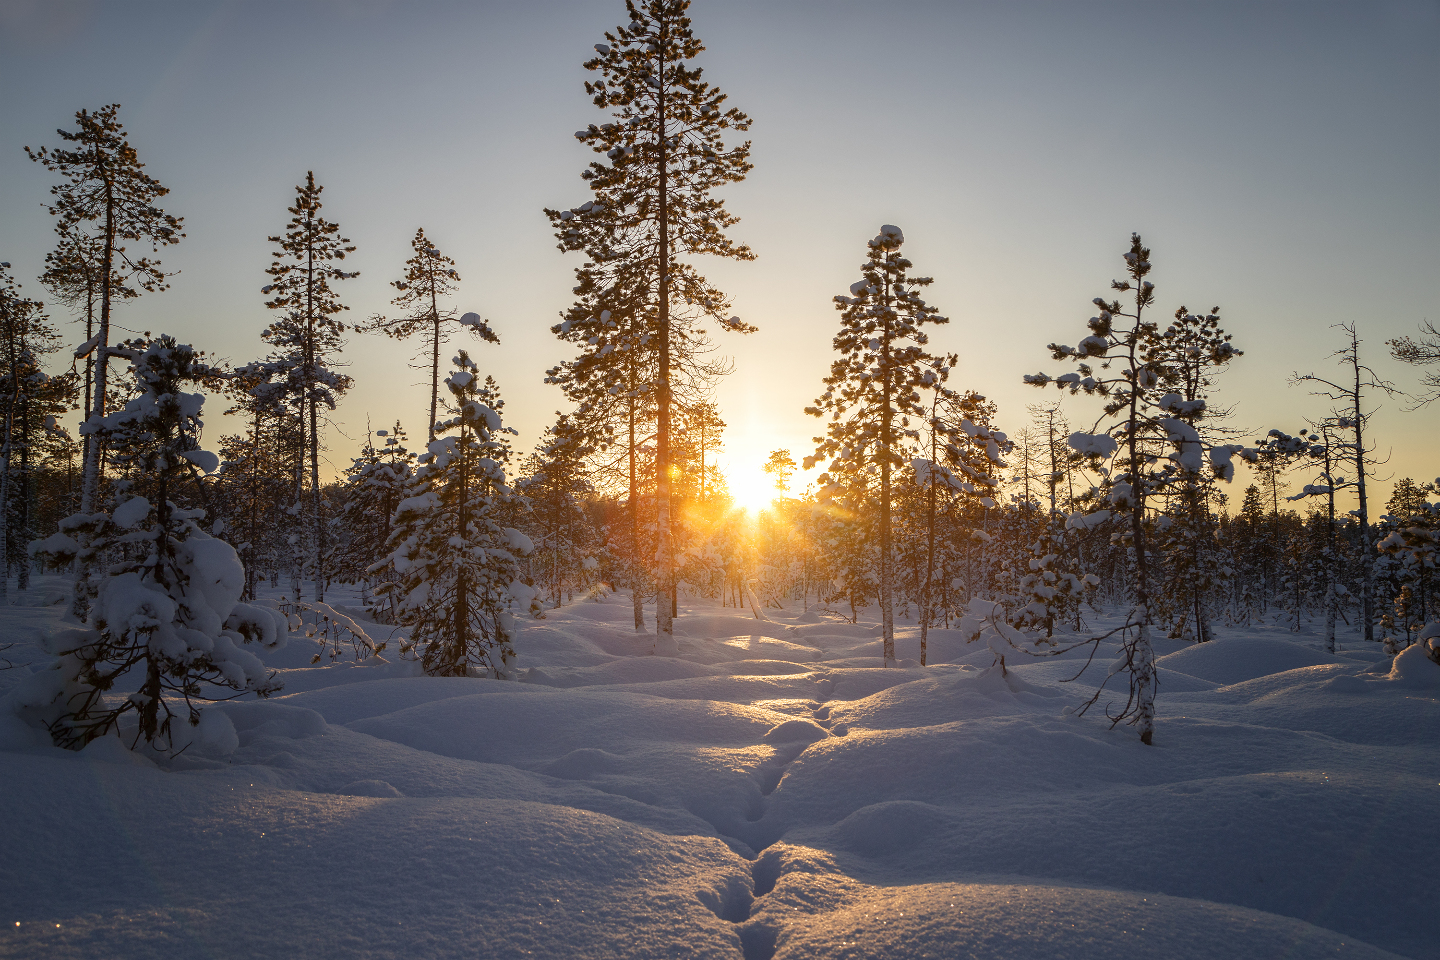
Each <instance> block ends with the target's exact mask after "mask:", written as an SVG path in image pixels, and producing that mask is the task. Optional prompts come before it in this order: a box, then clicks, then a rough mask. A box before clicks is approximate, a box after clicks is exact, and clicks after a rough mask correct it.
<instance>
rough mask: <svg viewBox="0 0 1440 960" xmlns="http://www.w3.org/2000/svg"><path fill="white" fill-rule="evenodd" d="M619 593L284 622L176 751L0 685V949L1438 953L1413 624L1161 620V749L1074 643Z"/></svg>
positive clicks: (50, 623) (36, 630) (1435, 695)
mask: <svg viewBox="0 0 1440 960" xmlns="http://www.w3.org/2000/svg"><path fill="white" fill-rule="evenodd" d="M341 599H342V600H343V599H344V598H341ZM59 613H60V608H58V607H57V608H54V610H53V612H52V611H50V609H49V608H45V609H36V608H26V609H17V610H15V611H13V612H12V611H4V612H3V613H0V617H10V618H12V619H11V621H7V623H6V626H7V628H13V629H12V630H11V632H10V635H11V636H14V637H17V638H19V639H20V640H21V642H22V646H23V645H24V644H25V643H28V642H31V641H30V640H29V639H28V638H32V637H33V638H39V637H41V636H43V634H44V633H45V631H46V630H48V629H57V628H59V622H58V616H59ZM629 616H630V608H629V603H628V599H627V598H621V597H616V598H613V599H612V600H611V601H610V602H608V603H591V602H586V603H577V604H575V605H574V606H572V607H568V608H562V609H560V610H556V611H552V612H550V613H549V615H548V617H547V619H545V620H543V621H533V622H530V623H527V624H525V625H524V626H523V628H522V630H521V633H520V635H519V637H518V638H517V639H516V643H515V647H516V650H517V653H518V658H519V659H518V662H517V665H516V666H517V668H518V673H519V675H520V676H521V678H522V680H521V681H520V682H504V681H489V680H471V679H463V678H428V677H424V676H417V675H415V670H414V668H413V665H411V664H407V663H401V662H391V663H385V662H378V661H370V662H367V663H364V664H359V665H356V664H347V663H343V662H341V663H335V664H327V663H322V664H318V665H315V666H309V665H308V652H307V649H306V648H305V644H306V643H307V641H305V640H304V639H303V638H301V637H292V639H291V644H290V646H291V648H292V649H290V650H287V651H282V652H279V653H277V654H275V655H274V658H273V662H272V666H276V667H279V668H280V669H281V673H282V675H283V677H284V678H285V679H286V681H287V693H286V694H285V695H283V696H281V697H279V698H276V699H273V700H270V701H263V702H253V701H249V702H247V701H236V702H232V703H228V704H223V705H218V706H216V707H213V708H211V709H214V710H218V711H222V712H223V713H224V714H225V715H226V716H227V717H228V719H229V721H230V723H231V724H232V725H233V727H234V731H235V745H234V749H233V752H231V753H230V754H229V755H228V756H224V757H219V758H205V757H199V756H196V757H189V756H182V757H181V758H180V759H179V760H177V761H175V762H174V763H172V764H169V765H168V768H166V769H162V768H161V767H160V766H157V765H156V764H155V763H153V762H151V761H149V760H144V759H141V758H139V757H137V756H136V755H134V754H131V753H129V752H128V751H125V750H123V749H122V748H121V747H120V745H119V743H118V742H115V741H109V742H104V743H97V744H96V745H93V746H92V747H90V748H87V749H86V750H85V751H83V752H81V753H78V754H73V753H67V752H63V751H59V750H56V749H54V748H51V747H48V746H36V745H33V744H34V743H35V742H36V741H35V740H33V738H32V739H27V738H26V737H25V736H23V735H22V732H17V730H16V729H15V726H14V723H12V722H11V720H10V718H13V716H14V714H13V711H11V710H10V709H9V705H8V703H7V702H4V701H3V699H0V747H3V750H0V816H3V818H4V822H5V824H6V829H5V831H4V832H3V833H0V862H3V863H4V864H5V865H6V869H5V870H4V871H0V904H3V906H4V914H3V917H0V956H6V957H40V956H45V957H59V958H82V957H84V958H90V957H94V958H99V957H125V958H129V957H137V958H138V957H165V958H169V957H174V958H181V957H184V958H190V957H196V956H205V957H252V956H257V955H266V954H268V955H275V956H294V957H337V958H338V957H375V958H381V957H396V958H399V957H407V958H409V957H440V958H445V957H524V956H543V957H585V958H591V957H593V958H610V957H624V958H630V957H634V958H641V957H647V958H648V957H675V958H681V957H685V958H688V957H717V958H722V957H723V958H730V960H738V958H743V960H769V958H811V957H822V956H823V957H832V956H833V957H920V956H937V957H939V956H946V957H949V956H958V957H983V958H1020V957H1024V958H1030V957H1060V956H1064V957H1078V958H1092V957H1093V958H1101V957H1106V958H1108V957H1115V956H1125V955H1129V956H1155V957H1167V958H1234V957H1275V956H1286V957H1296V958H1300V957H1320V956H1326V957H1329V956H1353V957H1366V958H1368V957H1390V956H1403V957H1411V958H1440V915H1437V914H1436V912H1435V910H1434V908H1433V899H1434V897H1433V892H1434V890H1436V889H1437V888H1440V857H1436V856H1435V853H1436V851H1437V850H1440V818H1436V817H1435V816H1434V815H1433V810H1434V805H1435V800H1436V797H1437V796H1440V792H1437V791H1440V784H1437V781H1440V768H1437V757H1440V749H1437V748H1440V666H1437V665H1435V664H1434V663H1432V662H1431V661H1429V660H1427V659H1425V658H1424V656H1423V651H1421V652H1420V653H1419V654H1418V655H1417V653H1416V651H1417V650H1418V648H1415V649H1412V650H1411V651H1407V652H1406V653H1405V654H1403V655H1401V656H1400V657H1397V658H1395V659H1394V662H1393V663H1390V662H1389V661H1386V662H1383V663H1377V662H1375V658H1366V657H1364V656H1358V657H1356V656H1347V655H1342V656H1329V655H1326V654H1324V653H1321V652H1318V651H1317V650H1316V649H1315V648H1314V645H1313V643H1311V642H1310V639H1309V638H1306V637H1303V636H1302V637H1300V638H1299V639H1295V640H1291V639H1286V638H1282V637H1277V636H1275V635H1264V634H1263V631H1259V630H1256V631H1251V632H1249V633H1242V632H1239V631H1236V632H1234V633H1233V634H1231V635H1228V636H1227V637H1226V638H1225V639H1222V640H1218V641H1215V642H1213V643H1211V644H1207V645H1205V646H1203V647H1179V646H1177V647H1176V649H1175V652H1171V653H1168V654H1167V655H1166V656H1164V657H1163V658H1162V659H1161V660H1160V664H1161V667H1162V672H1161V677H1162V687H1161V696H1160V701H1159V703H1160V709H1161V717H1160V723H1159V727H1158V733H1157V737H1156V745H1155V746H1154V747H1151V748H1147V747H1144V746H1142V745H1141V744H1140V743H1139V741H1138V739H1137V738H1136V737H1135V735H1134V734H1133V731H1131V730H1130V729H1128V728H1126V727H1124V726H1121V727H1118V728H1115V729H1111V727H1110V724H1109V722H1108V721H1107V720H1106V718H1105V717H1104V715H1103V710H1104V706H1105V704H1106V703H1107V698H1108V700H1109V701H1113V697H1109V695H1107V696H1105V697H1102V698H1101V701H1100V703H1099V704H1097V706H1096V707H1095V708H1094V709H1092V710H1091V711H1090V713H1089V714H1087V715H1086V716H1084V717H1075V716H1065V715H1062V711H1063V710H1064V708H1065V707H1068V706H1074V705H1077V704H1079V703H1081V702H1083V700H1084V699H1086V698H1087V697H1088V696H1089V695H1090V693H1091V692H1092V691H1093V684H1094V683H1095V682H1098V674H1097V675H1096V678H1094V679H1092V678H1090V677H1089V675H1086V676H1082V677H1081V678H1080V679H1079V680H1075V681H1073V682H1066V681H1068V680H1069V679H1070V678H1071V677H1073V676H1074V674H1075V672H1076V670H1077V669H1078V667H1079V663H1077V662H1076V661H1075V660H1073V659H1071V658H1065V659H1057V660H1053V661H1045V660H1040V661H1034V662H1029V663H1022V664H1019V665H1016V666H1012V667H1011V668H1010V669H1008V670H1005V671H1001V670H1000V669H998V668H997V667H993V666H992V665H991V663H990V662H989V660H990V658H989V657H988V656H987V655H986V654H985V653H984V652H983V651H979V650H977V649H976V647H975V646H969V647H966V646H965V645H964V644H963V642H962V641H958V640H956V639H955V638H952V637H948V636H946V632H944V631H937V632H936V633H935V634H932V647H931V649H932V651H938V652H940V653H941V654H942V655H943V660H944V662H942V663H940V664H939V665H938V666H931V667H928V668H919V667H912V668H902V669H890V670H885V669H881V668H879V667H878V666H870V665H869V663H871V662H872V660H873V659H876V653H875V648H876V646H877V643H878V640H877V637H876V632H875V628H874V626H873V624H867V623H864V622H862V623H861V624H858V625H852V624H842V623H839V622H837V621H834V620H832V619H830V618H827V617H824V616H822V615H819V614H817V613H816V612H814V611H813V610H812V611H809V612H806V611H801V610H798V609H797V610H794V611H789V612H786V611H772V612H771V616H772V618H773V620H772V622H770V623H761V622H759V621H755V620H754V619H752V618H750V617H749V615H748V611H747V612H745V613H741V612H739V611H734V610H729V609H720V608H716V607H713V606H697V607H696V608H694V609H693V610H683V609H682V619H681V620H680V621H679V623H680V624H683V628H682V629H681V630H680V631H679V633H680V656H679V657H678V658H654V657H650V656H648V655H647V651H648V640H647V638H645V637H643V636H641V637H637V636H636V635H635V634H634V633H633V631H631V630H630V628H629V626H628V622H629V621H628V618H629ZM47 618H49V619H47ZM377 629H379V628H377ZM382 633H383V630H382ZM936 634H938V636H937V635H936ZM36 642H38V640H37V641H36ZM917 643H918V641H917V639H916V638H915V637H914V636H913V630H902V632H901V636H900V638H899V646H900V651H901V656H902V657H904V656H911V655H912V654H913V653H915V652H918V646H917ZM1347 645H1348V644H1347ZM1354 645H1355V646H1357V647H1358V646H1359V644H1358V642H1356V643H1355V644H1354ZM19 649H20V648H14V649H13V650H12V652H16V651H18V650H19ZM1100 659H1101V661H1102V662H1104V659H1105V657H1104V653H1103V652H1102V655H1101V658H1100ZM17 660H19V662H21V663H22V664H23V663H30V662H32V661H36V662H38V657H37V658H30V659H26V658H25V657H19V658H17ZM1062 668H1063V669H1062ZM27 669H29V668H28V667H24V666H22V667H21V668H20V669H19V670H13V671H8V672H7V673H4V674H0V690H4V689H9V688H12V687H13V686H14V684H15V681H16V680H17V679H18V676H17V675H18V674H21V673H23V672H25V670H27ZM1118 695H1119V696H1120V697H1122V698H1123V692H1121V693H1119V694H1118Z"/></svg>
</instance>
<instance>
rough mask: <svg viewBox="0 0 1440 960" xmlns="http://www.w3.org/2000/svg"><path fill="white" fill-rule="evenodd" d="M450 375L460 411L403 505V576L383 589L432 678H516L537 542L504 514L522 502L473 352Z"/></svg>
mask: <svg viewBox="0 0 1440 960" xmlns="http://www.w3.org/2000/svg"><path fill="white" fill-rule="evenodd" d="M455 366H456V367H458V368H459V369H457V370H456V371H455V372H454V373H452V374H451V375H450V376H449V378H448V379H447V380H446V381H445V385H446V387H447V388H448V389H449V391H450V396H451V399H450V402H449V404H448V406H449V408H450V412H451V413H453V414H454V416H453V417H452V418H451V419H449V420H446V421H444V422H443V423H439V424H436V427H435V432H436V433H437V434H446V433H453V434H454V436H448V437H440V438H438V439H436V440H435V441H434V442H432V443H431V444H430V448H429V452H428V453H426V454H424V455H422V456H421V457H420V466H419V468H418V469H417V470H416V471H415V476H414V478H413V480H412V481H411V483H410V485H409V487H408V488H407V490H406V493H407V494H408V495H407V496H406V498H405V499H404V500H402V501H400V505H399V507H398V508H397V509H396V511H395V525H394V533H393V534H392V535H391V552H390V555H389V556H388V557H386V558H385V559H384V560H382V561H380V563H379V564H377V565H376V566H377V567H383V566H385V565H390V566H393V568H394V570H395V573H396V575H397V577H398V579H397V580H395V581H391V582H387V583H384V584H382V585H381V586H380V588H379V590H380V591H381V592H383V593H384V594H386V595H393V596H394V598H395V614H396V618H397V619H398V620H399V622H400V623H401V624H404V625H405V626H408V627H410V628H411V629H410V639H409V640H408V641H407V642H406V643H405V644H404V645H403V646H402V647H401V651H402V653H405V654H413V655H414V656H418V657H419V659H420V661H421V663H422V664H424V667H425V672H426V673H428V674H431V675H433V676H488V677H509V676H510V675H511V669H510V661H511V660H513V659H514V657H515V650H514V648H513V647H512V646H511V639H512V638H513V636H514V633H515V627H514V617H513V615H512V614H511V612H510V610H509V607H510V605H511V603H512V601H518V603H519V605H520V606H522V607H524V608H527V609H531V610H534V611H537V612H538V610H539V600H538V594H537V592H536V590H535V589H534V588H533V587H530V586H527V585H526V584H524V583H522V582H520V569H519V565H518V564H517V562H516V558H517V557H521V556H524V555H526V554H528V553H530V551H531V550H532V549H533V546H532V544H531V541H530V539H529V538H528V537H526V536H525V535H524V534H523V533H521V532H520V531H518V530H515V529H514V528H512V527H506V526H503V525H502V523H501V521H502V520H503V519H504V517H505V514H506V513H507V512H515V511H518V510H519V509H521V508H522V506H523V499H522V498H521V497H520V496H519V495H518V494H516V493H515V492H514V491H513V490H511V488H510V487H509V486H508V485H507V484H506V482H505V469H504V467H503V466H502V464H501V462H500V461H501V460H503V458H504V456H503V455H504V451H505V449H506V445H505V440H504V435H505V434H507V433H512V432H513V431H511V430H509V429H508V428H507V427H505V426H504V425H503V424H502V422H501V419H500V413H499V411H498V409H496V408H497V407H498V406H499V404H498V403H497V400H496V398H495V397H494V395H493V392H492V391H491V390H490V389H489V388H488V386H486V385H485V384H482V383H481V382H480V380H479V378H478V376H477V375H476V374H477V371H476V368H475V364H474V363H472V362H471V360H470V357H469V356H468V355H467V354H466V353H465V351H463V350H462V351H460V355H459V356H458V357H456V358H455Z"/></svg>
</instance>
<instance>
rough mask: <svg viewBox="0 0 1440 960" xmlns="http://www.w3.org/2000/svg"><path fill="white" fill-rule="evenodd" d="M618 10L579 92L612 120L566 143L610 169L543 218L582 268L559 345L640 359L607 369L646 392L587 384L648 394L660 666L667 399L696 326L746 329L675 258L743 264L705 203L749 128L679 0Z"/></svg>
mask: <svg viewBox="0 0 1440 960" xmlns="http://www.w3.org/2000/svg"><path fill="white" fill-rule="evenodd" d="M625 6H626V10H627V12H628V13H629V15H630V23H629V24H628V25H624V26H620V27H617V28H616V29H615V30H614V31H613V32H610V33H607V34H606V35H605V38H606V40H607V41H609V42H608V43H598V44H596V45H595V51H596V53H597V54H598V56H596V57H594V58H592V59H591V60H589V61H587V62H586V64H585V67H586V69H588V70H591V71H594V72H596V73H598V74H599V75H600V77H599V79H597V80H595V81H591V82H587V83H586V85H585V89H586V93H588V94H590V95H591V96H592V98H593V102H594V104H595V105H596V106H597V107H599V108H600V109H602V110H606V111H608V112H609V113H610V115H611V116H613V117H614V120H613V121H610V122H606V123H603V124H599V125H596V124H591V125H590V126H589V127H587V128H586V129H584V130H580V131H578V132H577V133H576V134H575V136H576V139H578V140H580V141H581V142H582V143H585V144H587V145H589V146H590V147H591V148H592V149H593V150H594V151H595V152H596V153H603V154H605V155H606V158H607V159H608V160H609V161H610V163H609V164H608V165H607V164H605V163H601V162H595V163H592V164H591V165H590V167H589V169H587V170H585V171H584V173H583V174H582V176H583V177H584V178H585V179H586V180H588V181H589V183H590V188H591V190H592V191H593V192H594V197H593V199H591V200H589V201H587V202H586V203H584V204H582V205H580V206H579V207H575V208H573V209H570V210H548V209H547V210H546V211H545V212H546V215H547V216H549V217H550V220H551V223H552V224H553V225H554V227H555V229H556V235H557V237H558V238H559V240H560V247H561V249H562V250H578V251H584V252H585V253H586V254H587V255H588V257H589V261H588V262H587V263H586V264H585V265H584V266H582V267H581V268H579V269H578V270H577V271H576V275H577V279H578V281H579V282H578V284H577V286H576V288H575V293H576V296H577V301H576V304H575V306H574V307H573V308H572V309H571V311H570V312H569V314H568V316H567V319H566V322H565V323H564V324H562V325H561V326H560V327H558V328H557V329H556V333H558V334H559V335H560V336H561V337H562V338H563V339H568V340H571V341H573V342H578V343H583V344H585V345H586V346H587V347H589V348H590V349H589V350H588V351H587V354H590V355H601V356H604V357H608V356H612V355H614V354H615V353H616V352H617V351H618V352H620V353H621V354H622V356H623V355H624V354H625V353H627V352H631V351H636V350H641V351H643V352H644V354H645V355H646V359H644V360H641V361H640V362H638V363H634V362H632V363H630V364H629V365H628V366H627V365H626V363H625V361H624V360H622V359H621V357H616V358H615V359H616V366H617V367H622V368H624V373H627V374H630V375H632V376H633V375H635V374H641V375H642V376H643V379H637V380H628V379H626V378H625V377H623V376H622V375H620V374H621V371H620V370H617V371H616V372H615V373H614V374H612V375H602V376H601V377H600V383H599V384H597V385H600V386H601V388H602V389H606V390H608V389H610V388H611V387H613V388H614V389H615V392H616V393H620V392H624V393H626V394H630V395H631V396H632V397H638V396H644V395H645V394H652V393H653V400H654V404H655V424H656V430H655V445H656V449H655V460H656V484H657V513H658V519H657V535H656V536H657V548H656V566H657V570H658V573H657V577H656V580H657V588H658V591H657V592H658V596H657V599H656V649H657V652H661V653H666V654H671V653H673V652H674V651H675V640H674V628H673V626H672V618H671V615H670V607H671V602H672V597H671V592H672V590H673V584H674V567H675V551H674V547H673V544H672V542H671V538H672V534H671V517H670V514H671V503H670V500H671V489H670V488H671V483H672V477H671V466H672V450H671V430H672V426H673V424H672V419H673V416H674V409H673V408H674V397H675V389H676V387H677V385H678V383H679V382H680V381H682V380H683V379H684V377H685V373H686V371H685V367H686V366H687V364H689V363H692V362H694V358H695V356H696V353H697V347H698V345H699V344H700V343H701V342H702V340H703V337H704V331H703V330H701V329H700V328H699V327H698V326H697V324H698V323H699V322H701V321H703V320H706V319H709V320H713V321H715V322H716V324H717V325H718V326H720V327H721V328H722V329H725V330H730V331H735V332H742V333H748V332H751V331H753V330H754V328H753V327H751V326H749V325H748V324H745V323H743V322H741V321H740V320H739V319H737V318H735V317H728V318H727V316H726V315H727V314H728V313H729V303H728V301H727V300H726V298H725V295H724V294H723V293H721V292H720V291H719V290H718V289H716V288H715V287H714V286H712V285H711V284H710V283H708V282H707V281H706V280H705V278H704V277H702V276H700V275H699V273H698V272H696V270H695V269H694V267H693V266H692V265H691V264H690V263H688V262H686V261H685V260H684V259H683V258H685V257H687V256H692V255H695V254H710V255H713V256H721V257H729V258H734V259H738V260H749V259H753V257H754V255H753V254H752V253H751V252H750V249H749V248H748V247H746V246H744V245H743V244H742V245H738V246H737V245H736V244H734V243H733V242H732V241H731V240H730V239H729V238H728V237H726V236H725V233H724V231H725V229H726V228H727V227H730V226H733V225H734V224H735V223H736V222H737V220H736V218H735V217H733V216H731V215H730V214H729V213H727V212H726V210H725V208H724V203H723V201H720V200H717V199H715V198H714V197H713V196H711V192H712V191H713V190H714V189H715V188H717V187H720V186H724V185H725V184H727V183H735V182H738V181H740V180H743V179H744V178H745V175H746V174H747V173H748V172H749V171H750V169H751V164H750V162H749V154H750V144H749V142H748V141H746V142H744V143H742V144H739V145H733V146H730V147H728V148H727V147H726V146H725V145H724V144H723V143H722V136H723V134H724V131H726V130H730V129H734V130H742V131H743V130H746V129H748V128H749V125H750V120H749V118H748V117H746V116H745V115H744V114H743V113H741V112H740V111H738V110H736V109H733V108H731V109H728V110H722V104H723V103H724V101H725V96H724V95H723V94H722V93H720V91H719V90H717V89H715V88H713V87H711V86H710V84H708V83H706V82H704V81H702V80H701V79H700V77H701V70H700V68H698V67H692V66H689V65H688V61H690V60H693V58H694V57H696V56H697V55H699V53H700V52H701V51H702V50H703V49H704V47H703V46H702V45H701V43H700V41H699V40H698V39H696V37H695V35H694V32H693V31H692V30H691V27H690V18H689V17H688V16H687V15H686V11H687V10H688V9H689V2H688V0H643V2H636V0H626V4H625ZM612 321H613V322H612ZM597 359H599V357H597ZM626 359H628V358H626ZM636 391H638V393H637V392H636ZM587 399H588V398H587ZM582 402H583V401H582ZM631 459H632V461H633V460H634V457H633V455H632V457H631ZM633 492H634V487H633V486H632V493H633ZM632 504H633V499H632ZM637 604H638V601H637ZM638 613H639V611H638V606H637V615H638Z"/></svg>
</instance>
